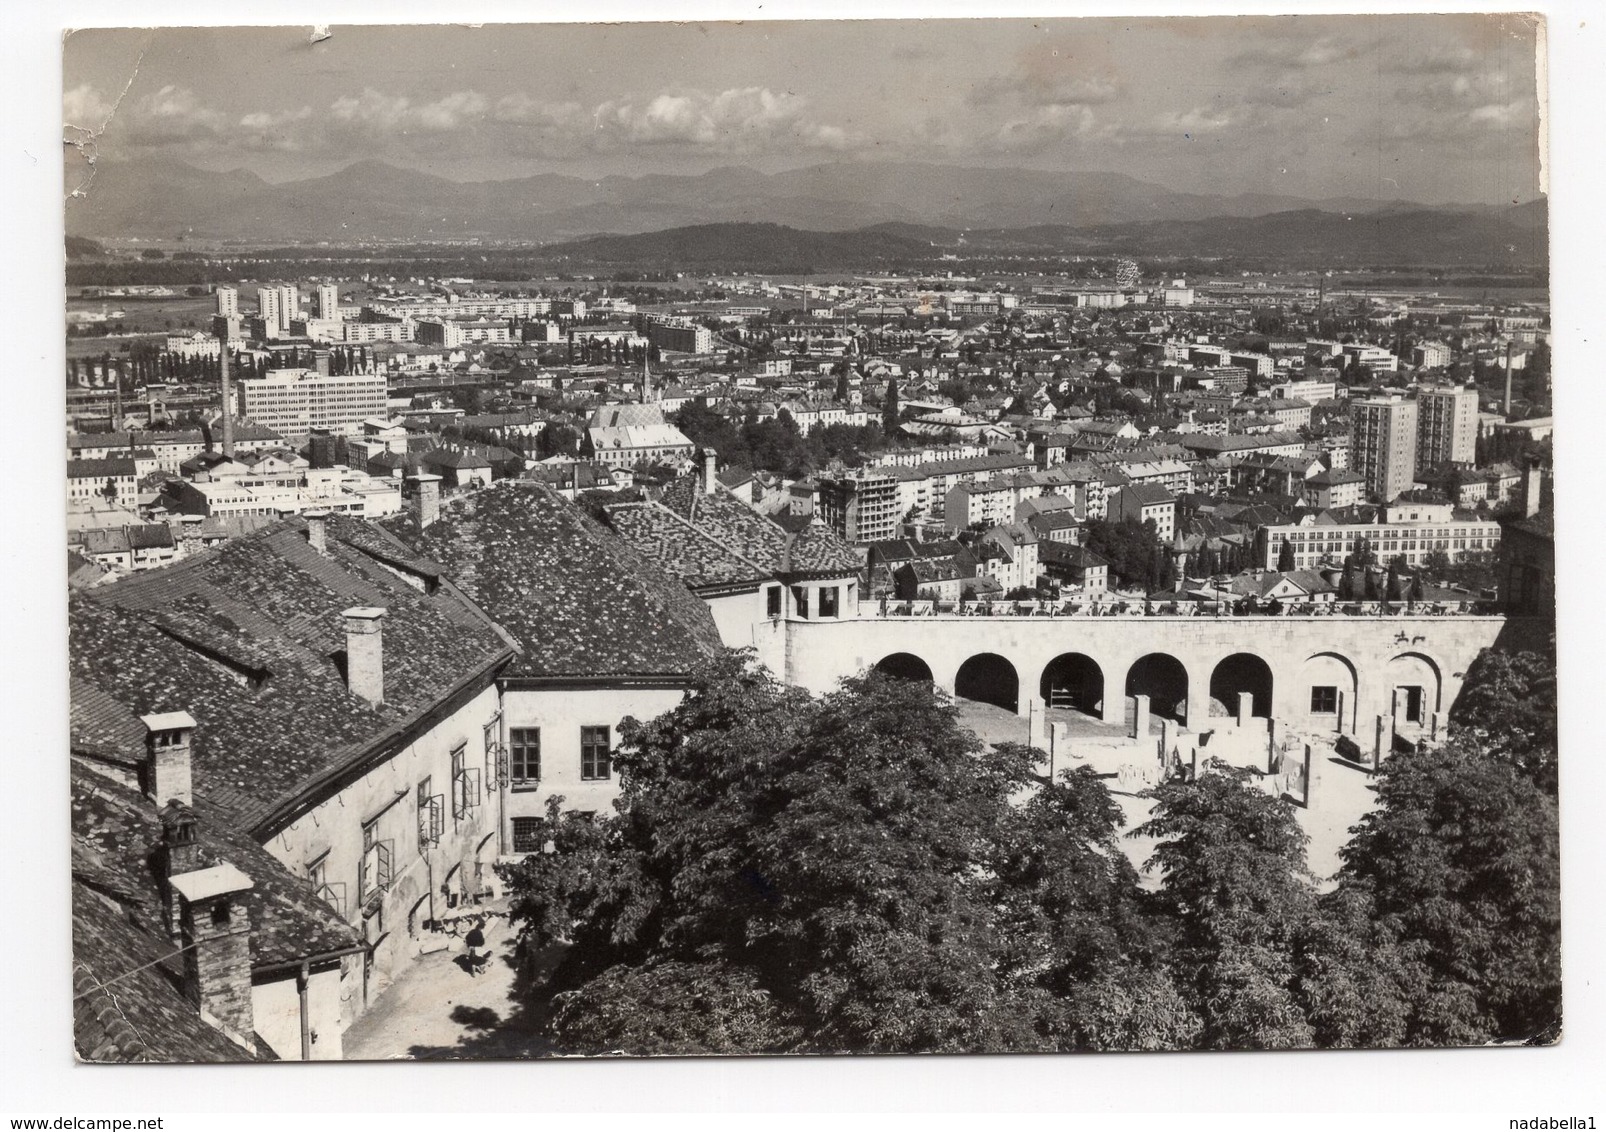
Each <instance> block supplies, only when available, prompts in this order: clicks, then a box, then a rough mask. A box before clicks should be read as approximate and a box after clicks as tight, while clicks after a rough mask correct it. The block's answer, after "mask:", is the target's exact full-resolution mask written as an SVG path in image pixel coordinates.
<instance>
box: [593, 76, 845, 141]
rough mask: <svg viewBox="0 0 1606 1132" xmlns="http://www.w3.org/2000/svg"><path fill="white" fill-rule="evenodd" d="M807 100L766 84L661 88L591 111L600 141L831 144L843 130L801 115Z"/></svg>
mask: <svg viewBox="0 0 1606 1132" xmlns="http://www.w3.org/2000/svg"><path fill="white" fill-rule="evenodd" d="M807 107H808V101H807V100H806V99H804V98H801V97H799V96H797V95H795V94H790V93H786V92H782V93H776V92H774V91H771V90H770V89H769V88H768V87H736V88H732V89H730V90H724V91H720V92H719V93H717V94H707V93H705V92H702V91H682V92H678V93H669V92H665V93H661V94H658V95H655V96H653V97H652V98H649V99H646V100H638V99H625V100H610V101H608V102H604V103H602V104H601V105H599V106H597V107H596V109H595V110H593V111H592V115H591V117H592V122H593V125H594V127H595V130H596V133H597V137H598V141H599V143H600V144H603V145H611V144H619V143H625V144H633V145H650V146H657V145H683V146H690V147H693V148H698V149H709V150H718V151H721V152H751V151H753V150H757V149H766V148H772V147H776V146H780V145H803V146H808V147H812V148H826V149H837V148H841V147H842V146H843V145H845V144H847V141H848V135H847V132H846V131H845V130H843V129H842V128H841V127H838V126H829V125H824V124H821V123H817V122H813V121H811V120H809V118H808V117H807V114H806V111H807Z"/></svg>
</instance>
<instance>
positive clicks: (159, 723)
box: [140, 711, 195, 807]
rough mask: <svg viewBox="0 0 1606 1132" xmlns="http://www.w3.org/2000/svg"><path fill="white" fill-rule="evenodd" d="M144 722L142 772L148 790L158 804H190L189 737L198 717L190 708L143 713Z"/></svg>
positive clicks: (146, 791)
mask: <svg viewBox="0 0 1606 1132" xmlns="http://www.w3.org/2000/svg"><path fill="white" fill-rule="evenodd" d="M140 722H141V723H143V724H144V725H145V767H144V771H143V773H142V775H141V778H142V779H143V785H144V787H145V793H146V794H147V795H149V796H150V798H151V800H152V801H154V802H155V803H156V804H157V806H159V807H160V806H165V805H167V803H168V802H173V801H176V802H179V803H181V804H183V805H185V806H188V805H190V804H191V803H192V802H193V801H194V798H193V797H192V796H191V793H190V738H191V736H192V735H193V734H194V733H195V719H194V717H192V716H191V715H190V713H189V712H187V711H169V712H162V713H160V714H157V715H143V716H140Z"/></svg>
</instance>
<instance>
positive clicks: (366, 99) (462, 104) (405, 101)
mask: <svg viewBox="0 0 1606 1132" xmlns="http://www.w3.org/2000/svg"><path fill="white" fill-rule="evenodd" d="M489 109H490V104H489V103H488V102H487V101H486V99H485V96H484V95H482V94H480V93H479V92H478V91H473V90H462V91H457V92H456V93H454V94H448V95H446V96H445V97H443V98H440V99H437V100H436V101H434V102H421V103H415V102H414V101H413V100H412V99H410V98H408V97H406V96H405V95H399V94H397V95H391V94H384V93H382V92H380V91H377V90H375V89H373V88H372V87H365V88H363V92H362V93H361V94H358V95H346V96H343V97H341V98H337V99H335V100H334V102H332V103H330V105H329V113H330V115H331V116H332V118H333V120H334V121H335V122H338V123H341V124H343V125H345V126H348V127H351V128H354V129H365V130H374V131H379V132H382V133H406V132H409V131H423V132H425V133H445V132H449V131H451V130H456V129H459V128H461V127H464V126H468V125H470V124H472V123H474V122H476V121H478V120H480V119H482V118H484V117H485V114H486V111H487V110H489Z"/></svg>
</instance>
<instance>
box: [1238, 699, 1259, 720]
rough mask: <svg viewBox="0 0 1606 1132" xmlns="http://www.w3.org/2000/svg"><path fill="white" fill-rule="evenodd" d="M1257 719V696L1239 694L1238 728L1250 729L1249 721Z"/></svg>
mask: <svg viewBox="0 0 1606 1132" xmlns="http://www.w3.org/2000/svg"><path fill="white" fill-rule="evenodd" d="M1254 718H1255V694H1254V693H1253V692H1239V693H1238V726H1239V727H1248V726H1249V721H1250V720H1252V719H1254Z"/></svg>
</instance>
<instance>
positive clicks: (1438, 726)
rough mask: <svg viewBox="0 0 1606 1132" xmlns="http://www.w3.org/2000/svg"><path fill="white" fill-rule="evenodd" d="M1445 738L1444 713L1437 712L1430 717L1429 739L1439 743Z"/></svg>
mask: <svg viewBox="0 0 1606 1132" xmlns="http://www.w3.org/2000/svg"><path fill="white" fill-rule="evenodd" d="M1443 737H1444V713H1443V712H1441V711H1436V712H1434V713H1433V714H1432V715H1430V716H1428V738H1430V739H1432V740H1433V741H1434V742H1435V743H1437V742H1438V741H1439V740H1440V739H1441V738H1443Z"/></svg>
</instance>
